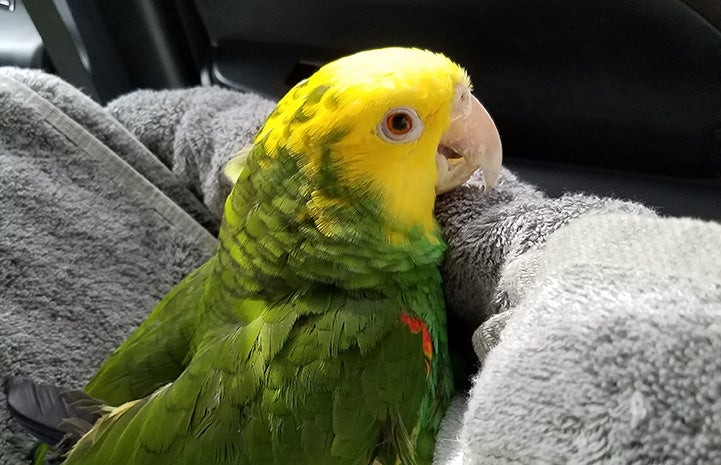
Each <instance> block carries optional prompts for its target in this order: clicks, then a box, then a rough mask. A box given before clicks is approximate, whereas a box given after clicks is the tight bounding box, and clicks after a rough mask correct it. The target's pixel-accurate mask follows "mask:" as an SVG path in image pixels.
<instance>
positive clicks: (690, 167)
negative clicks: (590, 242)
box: [0, 0, 721, 220]
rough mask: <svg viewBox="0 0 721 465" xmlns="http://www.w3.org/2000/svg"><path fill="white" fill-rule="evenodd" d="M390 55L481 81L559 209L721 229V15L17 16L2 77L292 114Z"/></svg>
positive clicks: (415, 10) (210, 7) (154, 11)
mask: <svg viewBox="0 0 721 465" xmlns="http://www.w3.org/2000/svg"><path fill="white" fill-rule="evenodd" d="M389 45H402V46H414V47H421V48H427V49H431V50H434V51H439V52H443V53H445V54H446V55H448V56H449V57H451V58H452V59H454V60H455V61H457V62H459V63H461V64H462V65H463V66H464V67H466V69H467V70H468V72H469V74H470V76H471V77H472V80H473V83H474V93H475V95H476V96H477V97H478V98H479V99H480V100H481V101H482V102H483V104H484V105H485V107H486V108H487V109H488V110H489V112H490V113H491V115H492V116H493V118H494V120H495V121H496V124H497V127H498V128H499V131H500V133H501V138H502V141H503V146H504V155H505V156H504V164H505V165H506V166H507V167H508V168H509V169H510V170H511V171H513V172H514V173H516V174H517V175H518V176H520V177H521V178H522V179H523V180H526V181H528V182H530V183H532V184H535V185H536V186H538V187H539V188H541V189H542V190H544V191H545V192H546V193H547V194H548V195H550V196H559V195H561V194H563V193H565V192H574V191H582V192H587V193H593V194H597V195H600V196H613V197H618V198H623V199H632V200H637V201H639V202H642V203H644V204H646V205H648V206H651V207H653V208H655V209H657V210H658V211H659V212H661V213H663V214H666V215H671V216H690V217H696V218H702V219H712V220H719V219H721V3H719V2H718V1H717V0H604V1H601V0H582V1H578V0H549V1H546V2H535V1H530V0H506V1H503V2H500V1H493V0H482V1H471V0H452V1H449V2H432V1H427V0H372V1H371V0H361V1H350V0H337V1H335V2H327V1H323V0H306V1H303V2H301V1H297V0H291V1H287V0H286V1H283V2H281V1H279V0H246V1H244V2H231V1H227V0H204V1H199V0H176V1H173V2H159V1H147V0H128V1H125V2H85V1H81V0H52V1H46V0H0V65H9V66H20V67H27V68H37V69H42V70H45V71H47V72H50V73H55V74H57V75H59V76H60V77H62V78H63V79H65V80H67V81H69V82H70V83H72V84H74V85H75V86H77V87H80V88H82V89H83V90H84V91H85V92H86V93H87V94H88V95H90V96H91V97H92V98H94V99H95V100H97V101H98V102H101V103H107V102H109V101H111V100H112V99H114V98H115V97H117V96H119V95H122V94H125V93H128V92H131V91H133V90H135V89H140V88H153V89H167V88H181V87H189V86H196V85H204V86H209V85H218V86H224V87H228V88H232V89H237V90H239V91H242V92H255V93H259V94H261V95H264V96H266V97H268V98H271V99H278V98H279V97H280V96H282V95H283V94H284V93H285V92H286V91H287V90H288V89H289V88H290V87H291V86H292V85H293V84H295V83H296V82H298V81H299V80H301V79H303V78H305V77H307V76H308V75H310V74H311V73H312V72H313V71H315V70H316V69H317V68H318V67H319V66H320V65H322V64H323V63H325V62H327V61H329V60H331V59H334V58H337V57H339V56H342V55H345V54H348V53H350V52H354V51H358V50H362V49H367V48H374V47H381V46H389Z"/></svg>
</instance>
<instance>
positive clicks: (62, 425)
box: [5, 377, 103, 446]
mask: <svg viewBox="0 0 721 465" xmlns="http://www.w3.org/2000/svg"><path fill="white" fill-rule="evenodd" d="M5 397H6V398H7V406H8V410H9V411H10V414H11V415H12V417H13V418H15V421H17V422H18V423H19V424H20V425H21V426H22V427H23V428H24V429H25V430H26V431H27V432H29V433H30V434H32V435H33V436H35V437H36V438H38V439H40V440H41V441H43V442H45V443H47V444H50V445H53V446H56V445H58V444H59V443H60V442H61V441H62V442H64V443H66V444H67V443H68V442H71V443H74V442H76V441H77V440H78V439H79V438H80V437H81V436H82V435H83V434H85V433H86V432H87V431H88V430H90V428H91V427H92V425H93V424H94V423H95V422H96V421H97V419H98V418H100V415H101V413H100V410H101V409H102V407H103V403H102V402H101V401H99V400H97V399H94V398H92V397H90V396H89V395H87V394H85V393H84V392H82V391H68V390H65V389H61V388H58V387H56V386H50V385H47V384H37V383H35V382H34V381H33V380H31V379H30V378H23V377H11V378H8V379H7V381H6V382H5Z"/></svg>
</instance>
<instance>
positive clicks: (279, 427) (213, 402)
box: [65, 289, 430, 465]
mask: <svg viewBox="0 0 721 465" xmlns="http://www.w3.org/2000/svg"><path fill="white" fill-rule="evenodd" d="M382 302H384V303H382ZM240 305H241V307H242V308H239V309H238V314H244V315H250V314H256V315H258V316H257V318H255V319H253V320H251V321H249V323H248V324H247V325H242V324H240V323H238V322H236V323H235V324H228V325H226V326H225V327H222V328H217V331H214V332H211V333H208V334H207V335H206V337H205V338H204V339H203V340H202V341H201V342H200V343H199V346H198V349H197V353H196V356H195V358H194V359H193V360H192V362H190V364H189V365H188V367H187V369H186V370H185V371H184V372H183V373H182V374H181V375H180V377H179V378H178V379H177V380H176V381H175V382H173V383H172V384H168V385H166V386H165V387H163V388H161V389H159V390H158V391H156V392H155V393H154V394H152V395H150V396H148V397H146V398H144V399H141V400H139V401H135V402H132V403H128V404H126V405H123V406H121V407H120V408H118V409H115V410H114V411H113V412H112V413H110V414H109V415H106V416H105V417H103V418H102V419H101V420H100V421H99V422H98V423H97V424H96V427H95V428H94V429H93V430H92V431H91V432H90V433H89V434H87V435H85V436H84V437H83V438H82V439H81V440H80V442H79V443H78V444H77V445H76V447H75V448H74V449H73V451H72V452H71V453H70V455H69V456H68V458H67V461H66V462H65V465H77V464H82V465H95V464H104V465H116V464H117V465H120V464H123V465H125V464H128V463H132V464H134V465H150V464H153V465H165V464H173V465H197V464H206V463H208V464H209V463H213V464H231V463H232V464H261V463H262V464H287V463H294V464H298V465H305V464H308V465H310V464H313V465H323V464H328V465H330V464H333V465H338V464H341V465H342V464H348V465H368V464H369V463H370V462H371V460H372V459H373V458H374V457H375V456H376V455H377V454H378V453H383V457H389V456H390V455H392V454H389V453H388V451H389V450H395V451H396V453H397V454H398V455H400V457H401V462H402V463H404V464H409V465H410V464H414V463H430V458H425V459H423V460H421V459H420V458H419V459H418V461H417V462H416V457H415V452H414V450H413V447H414V445H413V441H414V439H413V438H414V437H415V435H417V432H418V429H419V428H418V421H419V418H420V417H421V414H422V413H421V412H420V411H419V406H420V405H422V404H424V402H423V399H424V398H425V397H426V396H427V395H428V389H427V384H426V381H427V376H428V371H427V365H426V358H425V356H424V352H423V338H422V335H421V334H420V333H418V332H413V331H411V330H410V329H409V327H408V326H407V325H406V324H404V323H403V322H402V321H401V315H402V313H403V311H402V309H400V308H389V304H388V302H387V299H378V300H376V299H365V298H355V299H352V298H349V297H347V296H345V295H344V294H342V293H340V292H335V291H332V290H328V289H324V290H322V291H319V292H315V293H311V294H306V295H304V296H301V297H297V296H295V297H290V298H288V299H287V300H285V301H283V302H274V303H269V302H267V301H262V300H246V301H243V302H242V303H241V304H240ZM387 463H388V465H391V462H387Z"/></svg>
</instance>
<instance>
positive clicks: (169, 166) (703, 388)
mask: <svg viewBox="0 0 721 465" xmlns="http://www.w3.org/2000/svg"><path fill="white" fill-rule="evenodd" d="M272 108H273V102H270V101H268V100H265V99H263V98H261V97H258V96H255V95H252V94H242V93H237V92H233V91H229V90H224V89H220V88H213V87H208V88H195V89H186V90H176V91H138V92H134V93H132V94H129V95H127V96H124V97H121V98H119V99H117V100H115V101H113V102H111V103H110V104H109V105H108V106H107V107H105V108H103V107H100V106H98V105H97V104H96V103H94V102H93V101H92V100H90V99H89V98H87V97H86V96H85V95H83V94H82V93H81V92H80V91H78V90H77V89H74V88H73V87H71V86H70V85H68V84H67V83H65V82H63V81H61V80H60V79H58V78H57V77H54V76H51V75H47V74H43V73H40V72H37V71H28V70H20V69H15V68H0V212H1V214H0V375H2V376H3V377H5V376H8V375H20V374H22V375H30V376H33V377H34V378H36V379H38V380H40V381H44V382H50V383H55V384H60V385H64V386H68V387H73V388H77V387H80V386H82V385H83V384H84V383H85V382H86V381H87V380H88V379H89V377H90V376H91V375H92V373H93V372H94V371H95V370H96V369H97V367H98V366H99V364H100V363H101V362H102V361H103V359H104V358H105V357H107V355H109V354H110V352H111V351H112V350H113V349H114V348H115V347H117V345H119V344H120V343H121V342H122V341H123V340H124V338H125V337H127V335H128V334H129V333H130V332H131V331H132V330H133V329H134V328H135V327H137V326H138V325H139V324H140V322H141V321H143V319H144V318H145V317H146V316H147V314H148V313H149V311H150V310H151V309H152V308H153V306H154V304H155V303H157V302H158V301H159V300H160V298H161V297H162V296H163V295H164V294H165V293H166V292H167V291H168V290H170V289H171V288H172V286H173V285H174V284H175V283H176V282H177V281H178V280H179V279H181V278H182V277H183V276H184V275H185V274H187V273H189V272H190V271H191V270H192V269H194V268H195V267H196V266H198V265H199V264H200V263H202V262H203V261H204V260H205V259H206V258H207V257H209V256H210V254H212V252H213V249H214V245H215V239H214V237H213V234H214V233H215V232H216V231H217V227H218V224H219V221H220V216H221V213H222V205H223V201H224V198H225V196H226V195H227V193H228V188H227V186H225V185H224V184H223V183H221V182H219V173H220V170H221V168H222V166H223V165H224V163H225V162H226V161H227V160H228V159H229V158H230V157H232V156H233V155H234V154H235V153H236V152H237V151H238V150H239V149H240V148H241V147H243V146H244V145H246V144H247V143H248V142H250V141H251V139H252V136H253V134H254V133H255V132H256V131H257V130H258V128H259V127H260V125H261V124H262V122H263V120H264V118H265V116H266V115H267V114H268V113H269V112H270V111H271V110H272ZM481 185H482V179H481V178H480V175H479V176H475V177H474V178H473V179H471V181H469V183H467V185H465V186H462V187H461V188H459V189H457V190H456V191H454V192H451V193H449V194H446V195H444V196H442V197H440V198H439V199H438V203H437V218H438V221H439V222H440V224H441V226H442V227H443V232H444V237H445V238H446V241H447V242H448V244H449V250H448V252H447V255H446V261H445V263H444V265H443V269H442V271H443V276H444V290H445V294H446V299H447V304H448V312H449V320H450V326H449V328H450V329H449V331H450V334H449V337H450V338H451V339H452V340H453V342H454V343H453V346H454V347H464V346H465V347H468V348H469V349H471V348H472V350H474V351H475V357H476V360H475V361H476V363H477V369H476V370H475V371H476V374H475V376H474V377H473V382H472V388H471V389H470V391H468V392H459V395H458V398H457V399H455V400H454V402H453V405H452V406H451V409H449V413H448V414H447V415H446V418H445V419H444V423H443V425H442V431H441V433H440V435H439V438H438V446H437V453H436V459H435V463H437V464H449V465H450V464H453V465H459V464H529V465H530V464H559V463H568V464H579V465H580V464H661V463H663V464H683V463H688V464H711V463H721V362H719V359H718V353H719V350H720V349H721V268H719V263H721V225H718V224H715V223H708V222H702V221H698V220H693V219H671V218H660V217H658V216H657V215H656V214H655V213H654V212H652V211H651V210H649V209H647V208H645V207H643V206H642V205H638V204H635V203H632V202H625V201H620V200H615V199H606V198H598V197H594V196H589V195H584V194H566V195H564V196H562V197H560V198H548V197H546V196H545V195H544V194H543V193H542V192H540V191H539V190H538V189H536V188H534V187H533V186H531V185H528V184H526V183H524V182H522V181H521V180H519V179H517V178H516V177H515V176H514V175H513V174H512V173H510V172H509V171H504V172H503V173H502V176H501V179H500V182H499V185H498V186H497V188H495V189H494V190H492V191H490V192H489V193H483V192H482V189H481ZM0 403H1V404H2V405H3V406H4V399H3V398H2V395H1V394H0ZM32 443H33V440H32V439H31V438H30V437H29V436H28V435H26V434H25V433H23V432H22V431H20V429H19V427H18V426H17V425H16V424H15V423H14V422H12V421H11V420H10V419H9V418H8V414H7V411H6V410H5V408H4V407H3V408H0V463H3V464H8V465H20V464H23V463H27V454H28V453H29V451H30V448H31V446H32Z"/></svg>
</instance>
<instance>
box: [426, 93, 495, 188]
mask: <svg viewBox="0 0 721 465" xmlns="http://www.w3.org/2000/svg"><path fill="white" fill-rule="evenodd" d="M451 120H452V122H451V125H450V127H449V128H448V130H447V131H446V132H445V134H443V137H442V138H441V143H440V145H439V146H438V153H437V154H436V165H437V167H438V182H437V183H436V194H443V193H445V192H448V191H451V190H453V189H455V188H456V187H458V186H460V185H461V184H463V183H465V182H466V181H468V179H470V177H471V175H472V174H473V173H474V172H475V171H476V170H477V169H478V168H481V169H482V170H483V180H484V190H486V191H487V190H488V189H492V188H493V187H494V186H495V185H496V183H497V182H498V176H499V174H500V171H501V162H502V161H503V150H502V148H501V137H500V135H499V134H498V129H496V125H495V124H494V123H493V120H492V119H491V116H490V115H489V114H488V112H487V111H486V109H485V108H484V107H483V105H481V102H479V101H478V99H477V98H475V97H474V96H473V95H471V93H470V91H469V90H468V88H467V87H466V86H462V85H459V86H458V87H457V88H456V96H455V98H454V102H453V107H452V110H451Z"/></svg>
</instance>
